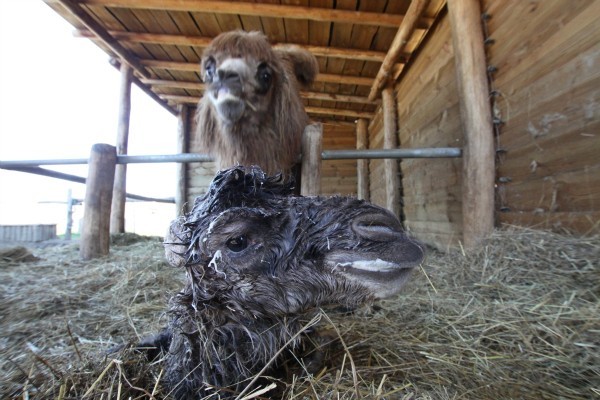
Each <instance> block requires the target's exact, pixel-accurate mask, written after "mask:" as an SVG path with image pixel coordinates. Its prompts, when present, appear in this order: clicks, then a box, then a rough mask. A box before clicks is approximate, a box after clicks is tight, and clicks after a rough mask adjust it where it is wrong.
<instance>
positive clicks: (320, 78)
mask: <svg viewBox="0 0 600 400" xmlns="http://www.w3.org/2000/svg"><path fill="white" fill-rule="evenodd" d="M140 63H141V64H142V65H143V66H145V67H148V68H158V69H167V70H176V71H187V72H200V67H199V65H198V63H190V62H181V61H164V60H151V59H142V60H140ZM316 81H317V82H325V83H338V84H346V85H359V86H371V85H373V78H369V77H364V76H355V75H336V74H318V75H317V77H316Z"/></svg>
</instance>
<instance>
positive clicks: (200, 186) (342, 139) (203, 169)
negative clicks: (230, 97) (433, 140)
mask: <svg viewBox="0 0 600 400" xmlns="http://www.w3.org/2000/svg"><path fill="white" fill-rule="evenodd" d="M189 114H190V116H189V118H190V126H191V129H190V143H189V147H188V148H189V152H190V153H204V151H203V150H202V148H201V147H200V146H199V144H198V142H197V140H196V135H195V134H194V131H195V109H190V113H189ZM355 131H356V128H355V127H354V126H349V125H330V124H324V125H323V150H355V149H356V132H355ZM321 168H322V170H321V194H323V195H336V194H339V195H353V196H355V195H356V192H357V190H356V189H357V188H356V185H357V178H356V160H329V161H323V162H322V166H321ZM216 172H217V171H216V168H215V165H214V163H190V164H187V174H188V190H187V201H188V205H189V206H188V209H191V206H192V205H193V204H194V199H195V198H196V197H197V196H200V195H202V194H204V193H206V191H207V189H208V186H209V185H210V183H211V181H212V179H213V177H214V176H215V174H216Z"/></svg>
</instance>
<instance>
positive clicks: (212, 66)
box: [204, 57, 217, 83]
mask: <svg viewBox="0 0 600 400" xmlns="http://www.w3.org/2000/svg"><path fill="white" fill-rule="evenodd" d="M216 69H217V64H216V62H215V59H214V58H212V57H209V58H208V59H207V60H206V61H205V62H204V82H206V83H211V82H212V81H213V79H214V77H215V71H216Z"/></svg>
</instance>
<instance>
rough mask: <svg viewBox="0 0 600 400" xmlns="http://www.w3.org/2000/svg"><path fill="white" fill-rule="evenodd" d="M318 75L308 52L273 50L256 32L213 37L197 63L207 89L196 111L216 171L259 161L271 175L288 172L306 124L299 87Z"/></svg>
mask: <svg viewBox="0 0 600 400" xmlns="http://www.w3.org/2000/svg"><path fill="white" fill-rule="evenodd" d="M317 73H318V64H317V60H316V59H315V57H314V56H313V55H312V54H310V53H309V52H307V51H304V50H301V49H299V48H296V49H293V50H288V51H276V50H273V49H272V48H271V45H270V44H269V42H268V40H267V38H266V37H265V36H264V35H263V34H262V33H260V32H243V31H233V32H226V33H223V34H221V35H219V36H217V37H216V38H215V39H214V40H213V41H212V42H211V44H210V45H209V46H208V47H207V48H206V49H205V51H204V53H203V56H202V61H201V75H202V79H203V80H204V82H205V83H206V85H207V87H206V91H205V94H204V96H203V97H202V99H201V100H200V103H199V104H198V111H197V114H196V122H197V128H196V135H197V137H198V139H199V142H200V145H201V146H202V147H203V148H204V149H206V151H208V152H209V154H211V155H213V156H214V157H215V158H216V162H217V167H218V168H219V169H223V168H227V167H231V166H234V165H244V166H251V165H258V166H260V167H261V168H262V169H263V170H265V171H266V172H267V173H271V174H274V173H279V172H284V173H288V172H290V169H291V167H292V166H293V165H294V164H295V163H296V162H297V161H298V159H299V157H300V152H301V147H300V142H301V136H302V132H303V130H304V127H305V126H306V125H307V124H308V122H309V119H308V116H307V115H306V112H305V110H304V105H303V103H302V100H301V99H300V87H308V86H310V84H312V82H313V81H314V79H315V76H316V75H317Z"/></svg>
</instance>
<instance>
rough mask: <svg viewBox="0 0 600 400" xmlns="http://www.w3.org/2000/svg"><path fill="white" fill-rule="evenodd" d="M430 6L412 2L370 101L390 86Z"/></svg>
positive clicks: (425, 0) (418, 0) (426, 1)
mask: <svg viewBox="0 0 600 400" xmlns="http://www.w3.org/2000/svg"><path fill="white" fill-rule="evenodd" d="M428 4H429V0H412V1H411V2H410V6H409V7H408V10H407V11H406V16H405V18H404V19H403V20H402V23H401V24H400V27H399V28H398V32H396V36H395V37H394V40H393V41H392V44H391V45H390V49H389V50H388V53H387V55H386V56H385V59H384V60H383V63H382V64H381V67H380V68H379V72H378V73H377V76H376V77H375V82H374V83H373V86H372V87H371V92H370V93H369V100H375V98H376V97H378V96H379V95H380V94H381V90H382V89H383V87H384V86H386V85H388V84H389V83H390V81H391V79H392V77H393V74H392V72H393V70H394V65H395V64H396V62H397V61H398V59H399V57H400V54H401V53H402V51H403V50H404V46H406V44H407V43H408V41H409V40H410V37H411V36H412V34H413V32H414V31H415V29H416V28H417V23H418V21H419V18H421V15H422V14H423V12H424V11H425V9H426V8H427V5H428Z"/></svg>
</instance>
